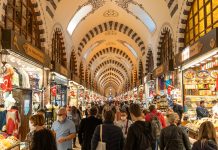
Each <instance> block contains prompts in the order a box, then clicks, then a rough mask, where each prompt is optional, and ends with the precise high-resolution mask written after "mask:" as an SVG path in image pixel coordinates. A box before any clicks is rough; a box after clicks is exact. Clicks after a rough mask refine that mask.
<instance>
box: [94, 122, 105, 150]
mask: <svg viewBox="0 0 218 150" xmlns="http://www.w3.org/2000/svg"><path fill="white" fill-rule="evenodd" d="M102 128H103V125H102V124H101V125H100V141H99V142H98V146H97V148H96V150H106V143H105V142H103V140H102Z"/></svg>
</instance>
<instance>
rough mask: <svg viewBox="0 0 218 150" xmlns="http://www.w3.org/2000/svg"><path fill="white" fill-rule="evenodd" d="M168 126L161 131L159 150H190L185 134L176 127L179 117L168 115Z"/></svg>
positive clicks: (174, 114)
mask: <svg viewBox="0 0 218 150" xmlns="http://www.w3.org/2000/svg"><path fill="white" fill-rule="evenodd" d="M168 122H169V123H170V125H169V126H168V127H166V128H164V129H162V131H161V134H160V150H184V148H185V149H186V150H191V145H190V141H189V138H188V135H187V133H186V132H185V131H184V130H183V129H182V128H180V127H178V126H177V124H178V122H179V116H178V114H177V113H171V114H169V115H168Z"/></svg>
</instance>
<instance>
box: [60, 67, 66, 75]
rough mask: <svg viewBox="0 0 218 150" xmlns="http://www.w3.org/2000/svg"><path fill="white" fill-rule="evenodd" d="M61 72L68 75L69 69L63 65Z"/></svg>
mask: <svg viewBox="0 0 218 150" xmlns="http://www.w3.org/2000/svg"><path fill="white" fill-rule="evenodd" d="M60 72H61V74H63V75H65V76H68V70H67V69H66V68H65V67H63V66H61V68H60Z"/></svg>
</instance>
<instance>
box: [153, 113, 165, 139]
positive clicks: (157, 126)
mask: <svg viewBox="0 0 218 150" xmlns="http://www.w3.org/2000/svg"><path fill="white" fill-rule="evenodd" d="M150 117H151V122H150V123H151V135H152V137H153V139H159V137H160V132H161V129H162V125H161V122H160V120H159V118H158V117H157V115H152V114H150Z"/></svg>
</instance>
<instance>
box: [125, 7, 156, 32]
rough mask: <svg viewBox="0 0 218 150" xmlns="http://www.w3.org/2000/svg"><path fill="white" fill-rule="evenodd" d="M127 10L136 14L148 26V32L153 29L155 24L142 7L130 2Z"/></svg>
mask: <svg viewBox="0 0 218 150" xmlns="http://www.w3.org/2000/svg"><path fill="white" fill-rule="evenodd" d="M128 10H129V11H130V12H131V13H133V15H134V16H136V17H137V18H138V19H139V20H140V21H141V22H142V23H143V24H144V25H145V26H146V27H147V28H148V30H149V31H150V32H154V31H155V29H156V25H155V23H154V21H153V19H152V18H151V17H150V16H149V14H148V13H147V12H146V11H145V10H144V9H142V8H141V7H140V6H138V5H136V4H133V3H130V4H129V6H128Z"/></svg>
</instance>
